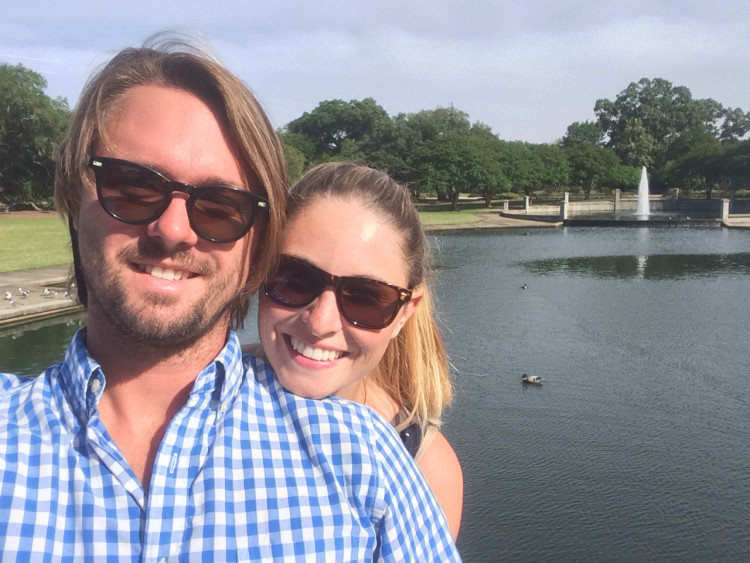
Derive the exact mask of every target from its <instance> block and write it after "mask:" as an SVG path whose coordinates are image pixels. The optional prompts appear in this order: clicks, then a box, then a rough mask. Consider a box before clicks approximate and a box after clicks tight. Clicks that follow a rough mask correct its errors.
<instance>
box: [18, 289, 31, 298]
mask: <svg viewBox="0 0 750 563" xmlns="http://www.w3.org/2000/svg"><path fill="white" fill-rule="evenodd" d="M18 293H20V294H21V299H26V297H28V295H29V293H31V292H30V291H29V290H28V289H24V288H22V287H19V288H18Z"/></svg>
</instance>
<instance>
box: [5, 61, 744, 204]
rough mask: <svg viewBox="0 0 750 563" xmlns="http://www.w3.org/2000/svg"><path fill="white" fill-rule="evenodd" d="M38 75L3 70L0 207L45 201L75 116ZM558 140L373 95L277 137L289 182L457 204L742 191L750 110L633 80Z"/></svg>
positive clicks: (337, 103)
mask: <svg viewBox="0 0 750 563" xmlns="http://www.w3.org/2000/svg"><path fill="white" fill-rule="evenodd" d="M46 86H47V84H46V81H45V80H44V78H43V77H42V76H41V75H40V74H38V73H36V72H34V71H32V70H30V69H28V68H25V67H24V66H23V65H20V64H19V65H16V66H12V65H7V64H0V202H5V203H14V202H20V201H37V202H38V201H43V200H45V199H49V198H51V196H52V178H53V174H54V159H55V154H56V150H57V146H58V144H59V142H60V140H61V138H62V135H63V134H64V131H65V128H66V126H67V122H68V119H69V117H70V109H69V108H68V104H67V101H66V100H64V99H61V98H57V99H54V100H53V99H51V98H49V97H48V96H46V95H45V94H44V89H45V88H46ZM594 115H595V119H593V120H591V121H584V122H575V123H572V124H571V125H570V126H568V128H567V131H566V132H565V134H564V135H563V136H562V138H561V139H559V140H558V141H557V142H555V143H549V144H533V143H525V142H520V141H506V140H503V139H501V138H500V136H499V135H497V134H495V133H493V131H492V129H491V128H490V127H489V126H488V125H486V124H484V123H481V122H474V123H472V122H471V121H470V119H469V115H468V114H467V113H465V112H463V111H461V110H459V109H457V108H454V107H453V106H450V107H439V108H436V109H431V110H423V111H419V112H416V113H400V114H398V115H395V116H390V115H389V114H388V113H387V112H386V111H385V110H384V109H383V108H382V107H381V106H380V105H378V104H377V102H376V101H375V100H374V99H372V98H365V99H363V100H351V101H348V102H347V101H343V100H326V101H323V102H321V103H320V104H318V106H317V107H316V108H315V109H313V110H312V111H310V112H306V113H304V114H303V115H302V116H300V117H299V118H297V119H295V120H293V121H291V122H289V123H288V124H287V125H285V126H284V127H282V128H280V129H279V131H278V134H279V137H280V139H281V141H282V145H283V147H284V151H285V153H286V156H287V162H288V166H289V173H290V178H291V179H292V180H295V179H296V178H298V177H299V176H301V175H302V174H303V173H304V171H305V170H307V169H308V168H310V167H311V166H314V165H316V164H319V163H321V162H327V161H356V162H361V163H364V164H367V165H370V166H374V167H376V168H380V169H382V170H385V171H387V172H389V173H390V174H391V175H392V176H394V177H395V178H396V179H398V180H399V181H401V182H404V183H405V184H406V185H408V186H409V189H410V190H411V191H412V192H413V194H414V196H415V197H417V198H421V197H425V196H433V197H434V196H437V197H438V198H440V199H443V200H446V201H450V202H452V203H453V205H454V206H456V205H457V202H458V196H459V193H471V194H474V195H477V196H481V197H483V198H484V200H485V202H486V204H487V205H490V203H491V201H492V199H494V198H496V197H498V196H499V195H502V197H514V196H520V195H529V196H532V195H534V194H536V193H539V191H541V190H543V191H545V192H547V193H549V194H556V193H557V194H559V193H561V192H562V191H571V192H573V193H574V194H575V193H579V192H580V193H581V194H582V196H583V197H584V198H586V199H588V198H589V197H590V196H591V194H592V193H593V192H595V191H605V192H606V191H607V190H610V189H614V188H622V189H624V190H635V187H636V186H637V183H638V177H639V174H640V167H641V166H647V167H648V168H649V175H650V180H651V186H652V189H653V190H654V191H657V192H658V191H664V190H666V189H668V188H673V187H676V188H682V189H688V190H699V191H702V192H705V194H706V197H711V194H712V190H714V189H716V188H722V189H737V188H739V189H747V188H748V187H750V186H749V184H750V140H748V139H745V137H746V136H747V133H748V132H749V131H750V113H745V112H744V111H743V110H741V109H739V108H725V107H724V106H722V105H721V104H719V103H718V102H716V101H714V100H711V99H694V98H693V97H692V95H691V93H690V91H689V90H688V89H687V88H685V87H683V86H673V85H672V84H671V83H670V82H668V81H667V80H664V79H661V78H656V79H653V80H650V79H646V78H644V79H642V80H640V81H638V82H634V83H631V84H630V85H629V86H628V87H627V88H626V89H625V90H623V91H622V92H620V93H619V94H618V95H617V97H616V98H615V99H614V100H608V99H600V100H597V102H596V104H595V105H594Z"/></svg>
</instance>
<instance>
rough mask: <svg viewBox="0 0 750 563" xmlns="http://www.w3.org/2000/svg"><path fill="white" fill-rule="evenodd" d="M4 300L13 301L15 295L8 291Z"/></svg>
mask: <svg viewBox="0 0 750 563" xmlns="http://www.w3.org/2000/svg"><path fill="white" fill-rule="evenodd" d="M3 299H7V300H8V301H11V300H12V299H13V294H12V293H11V292H10V291H6V292H5V297H4V298H3Z"/></svg>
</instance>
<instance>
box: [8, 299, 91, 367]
mask: <svg viewBox="0 0 750 563" xmlns="http://www.w3.org/2000/svg"><path fill="white" fill-rule="evenodd" d="M85 322H86V314H85V313H75V314H72V315H63V316H57V317H52V318H49V319H44V320H38V321H34V322H31V323H27V324H25V325H18V326H13V327H9V328H5V329H0V372H6V373H18V374H22V375H38V374H39V373H41V372H42V371H43V370H44V369H45V368H47V367H48V366H50V365H51V364H54V363H57V362H59V361H61V360H62V359H63V356H64V355H65V348H66V347H67V345H68V342H70V339H71V338H72V337H73V335H74V334H75V332H76V331H77V330H78V329H79V328H81V327H82V326H83V325H84V324H85Z"/></svg>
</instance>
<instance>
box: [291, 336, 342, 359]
mask: <svg viewBox="0 0 750 563" xmlns="http://www.w3.org/2000/svg"><path fill="white" fill-rule="evenodd" d="M289 341H290V342H291V344H292V348H294V349H295V350H296V351H297V352H299V353H300V354H302V355H303V356H304V357H305V358H310V359H311V360H317V361H322V362H326V361H330V360H337V359H338V358H339V357H341V352H337V351H336V350H327V349H325V348H314V347H312V346H309V345H308V344H305V343H304V342H302V341H300V340H297V339H296V338H294V337H293V336H290V337H289Z"/></svg>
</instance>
